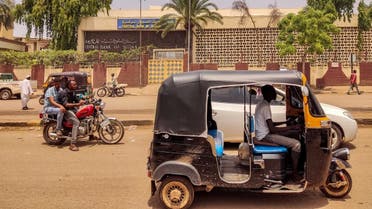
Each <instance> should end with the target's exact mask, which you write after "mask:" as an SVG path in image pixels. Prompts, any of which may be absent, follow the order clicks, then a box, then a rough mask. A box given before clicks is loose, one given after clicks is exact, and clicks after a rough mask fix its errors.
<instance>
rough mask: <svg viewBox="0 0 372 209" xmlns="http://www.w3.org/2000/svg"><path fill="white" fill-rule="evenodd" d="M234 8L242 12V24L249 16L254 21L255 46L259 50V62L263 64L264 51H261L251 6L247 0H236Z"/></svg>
mask: <svg viewBox="0 0 372 209" xmlns="http://www.w3.org/2000/svg"><path fill="white" fill-rule="evenodd" d="M232 8H233V9H234V10H238V11H240V13H241V16H240V22H239V23H240V24H244V23H245V22H246V21H247V18H249V20H250V21H251V22H252V24H253V29H254V31H255V35H256V38H255V42H256V43H255V47H256V51H257V52H258V63H259V64H261V63H262V53H261V49H260V48H261V47H259V46H258V43H257V41H258V38H259V37H258V29H257V27H256V21H255V20H254V19H253V16H252V14H251V12H250V11H249V7H248V5H247V3H246V2H245V0H235V1H234V2H233V4H232Z"/></svg>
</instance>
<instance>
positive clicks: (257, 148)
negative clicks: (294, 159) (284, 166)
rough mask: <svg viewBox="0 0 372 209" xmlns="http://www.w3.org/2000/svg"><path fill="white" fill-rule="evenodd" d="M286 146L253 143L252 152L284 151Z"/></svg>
mask: <svg viewBox="0 0 372 209" xmlns="http://www.w3.org/2000/svg"><path fill="white" fill-rule="evenodd" d="M286 152H288V150H287V148H286V147H284V146H266V145H255V146H254V149H253V153H254V154H270V153H286Z"/></svg>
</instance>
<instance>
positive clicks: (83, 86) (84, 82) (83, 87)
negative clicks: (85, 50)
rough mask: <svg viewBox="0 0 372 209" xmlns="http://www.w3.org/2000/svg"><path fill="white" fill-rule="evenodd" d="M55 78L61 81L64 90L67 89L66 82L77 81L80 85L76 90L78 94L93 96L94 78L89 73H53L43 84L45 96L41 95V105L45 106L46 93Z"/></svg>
mask: <svg viewBox="0 0 372 209" xmlns="http://www.w3.org/2000/svg"><path fill="white" fill-rule="evenodd" d="M54 78H59V79H61V81H62V83H61V85H62V87H63V88H64V87H65V83H64V82H67V80H75V81H76V83H77V84H78V87H77V89H76V92H77V93H78V94H81V95H85V96H92V95H93V87H92V78H91V76H90V74H89V73H86V72H79V71H71V72H60V73H51V74H50V75H49V76H48V78H47V79H46V81H45V82H44V84H43V90H44V91H43V95H41V97H40V99H39V103H40V104H41V105H43V104H44V93H45V91H46V90H47V89H48V88H49V87H50V86H51V84H52V81H53V79H54Z"/></svg>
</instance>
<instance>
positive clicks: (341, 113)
mask: <svg viewBox="0 0 372 209" xmlns="http://www.w3.org/2000/svg"><path fill="white" fill-rule="evenodd" d="M254 91H255V92H257V91H258V94H256V95H251V96H250V94H249V91H248V90H247V91H246V104H247V105H246V108H249V100H251V110H252V112H253V113H254V110H255V107H256V104H257V103H258V102H259V101H260V100H262V99H263V98H262V96H260V95H259V87H257V88H256V89H254ZM276 91H277V98H276V100H274V101H272V102H271V112H272V117H273V121H286V120H287V118H286V115H285V113H286V111H285V109H286V102H285V101H286V99H285V96H286V94H285V92H284V91H282V90H281V89H279V88H276ZM243 94H244V92H243V89H242V88H239V87H234V88H220V89H213V91H212V109H213V113H212V114H213V118H214V119H215V120H216V122H217V124H218V128H219V129H221V130H223V132H224V139H225V142H241V141H242V140H243V139H242V138H241V136H242V133H243V123H241V121H243V120H244V116H243V111H244V100H242V99H241V98H242V95H243ZM250 98H251V99H250ZM291 101H294V102H293V104H291V105H293V106H298V107H301V106H302V101H296V100H295V99H292V100H291ZM320 104H321V106H322V108H323V110H324V112H325V113H326V115H327V116H328V118H329V119H330V120H331V121H332V128H331V135H332V136H331V138H332V149H333V150H334V149H336V148H338V147H340V145H341V144H342V143H344V142H349V141H352V140H354V139H355V138H356V135H357V130H358V126H357V122H356V121H355V120H354V118H353V116H352V114H351V113H350V112H349V111H347V110H345V109H342V108H339V107H336V106H333V105H329V104H324V103H320Z"/></svg>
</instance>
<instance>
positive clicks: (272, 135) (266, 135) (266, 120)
mask: <svg viewBox="0 0 372 209" xmlns="http://www.w3.org/2000/svg"><path fill="white" fill-rule="evenodd" d="M261 92H262V95H263V98H264V99H263V100H262V101H261V102H259V103H258V104H257V106H256V110H255V124H256V130H255V131H256V139H257V140H262V141H264V142H269V143H275V144H279V145H282V146H285V147H288V148H291V150H292V152H291V157H292V166H293V180H294V181H295V182H299V181H301V180H302V177H301V176H300V175H299V174H298V161H299V158H300V153H301V143H300V142H299V141H298V140H297V139H295V138H291V137H290V136H293V133H294V132H297V133H299V132H300V128H301V126H300V125H292V126H285V127H277V126H278V125H282V124H285V123H286V122H273V121H272V114H271V109H270V102H271V100H273V99H275V98H276V91H275V88H274V87H273V86H271V85H265V86H263V87H262V88H261Z"/></svg>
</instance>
